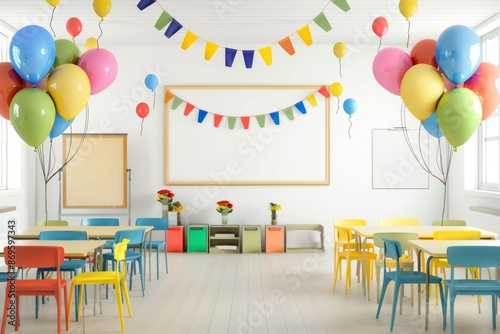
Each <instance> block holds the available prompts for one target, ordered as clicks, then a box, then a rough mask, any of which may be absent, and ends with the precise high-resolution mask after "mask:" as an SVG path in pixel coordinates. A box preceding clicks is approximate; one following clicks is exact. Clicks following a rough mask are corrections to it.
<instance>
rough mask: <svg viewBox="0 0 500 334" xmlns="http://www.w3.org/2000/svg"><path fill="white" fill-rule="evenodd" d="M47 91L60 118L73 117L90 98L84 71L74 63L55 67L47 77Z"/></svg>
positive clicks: (69, 118) (70, 118) (87, 79)
mask: <svg viewBox="0 0 500 334" xmlns="http://www.w3.org/2000/svg"><path fill="white" fill-rule="evenodd" d="M47 93H49V95H50V97H52V100H53V101H54V104H55V105H56V110H57V112H58V113H59V115H61V117H62V118H64V119H65V120H67V121H69V120H72V119H73V118H75V117H76V116H77V115H78V114H79V113H80V112H81V111H82V109H83V108H84V107H85V105H86V104H87V102H88V101H89V99H90V80H89V78H88V76H87V74H86V73H85V71H84V70H83V69H82V68H81V67H79V66H77V65H75V64H63V65H60V66H58V67H56V68H55V69H54V70H53V71H52V72H51V73H50V75H49V78H48V79H47Z"/></svg>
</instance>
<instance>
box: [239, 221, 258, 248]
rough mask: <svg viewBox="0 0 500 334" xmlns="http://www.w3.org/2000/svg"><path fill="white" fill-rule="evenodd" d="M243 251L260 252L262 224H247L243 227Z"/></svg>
mask: <svg viewBox="0 0 500 334" xmlns="http://www.w3.org/2000/svg"><path fill="white" fill-rule="evenodd" d="M241 235H242V237H241V242H242V248H241V249H242V253H260V251H261V233H260V226H255V225H247V226H243V227H242V234H241Z"/></svg>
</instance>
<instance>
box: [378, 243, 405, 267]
mask: <svg viewBox="0 0 500 334" xmlns="http://www.w3.org/2000/svg"><path fill="white" fill-rule="evenodd" d="M381 239H382V241H383V242H384V255H385V256H384V272H387V265H386V261H387V260H394V261H395V263H396V265H395V267H394V268H396V276H398V275H399V271H400V270H401V269H402V267H401V266H400V265H399V258H400V257H401V256H402V255H403V249H402V248H401V244H400V243H399V241H396V240H390V239H387V238H385V237H381Z"/></svg>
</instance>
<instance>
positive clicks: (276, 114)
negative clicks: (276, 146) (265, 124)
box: [269, 111, 280, 125]
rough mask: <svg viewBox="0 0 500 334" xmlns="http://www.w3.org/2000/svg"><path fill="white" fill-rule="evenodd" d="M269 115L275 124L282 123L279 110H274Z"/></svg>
mask: <svg viewBox="0 0 500 334" xmlns="http://www.w3.org/2000/svg"><path fill="white" fill-rule="evenodd" d="M269 116H271V118H272V120H273V122H274V124H276V125H280V113H279V111H274V112H272V113H270V114H269Z"/></svg>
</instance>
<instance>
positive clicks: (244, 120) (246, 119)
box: [240, 116, 250, 129]
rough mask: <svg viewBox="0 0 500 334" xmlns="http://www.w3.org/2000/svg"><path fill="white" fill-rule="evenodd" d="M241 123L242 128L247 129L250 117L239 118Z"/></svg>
mask: <svg viewBox="0 0 500 334" xmlns="http://www.w3.org/2000/svg"><path fill="white" fill-rule="evenodd" d="M240 119H241V123H243V127H244V128H245V129H248V125H249V124H250V116H241V117H240Z"/></svg>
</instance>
